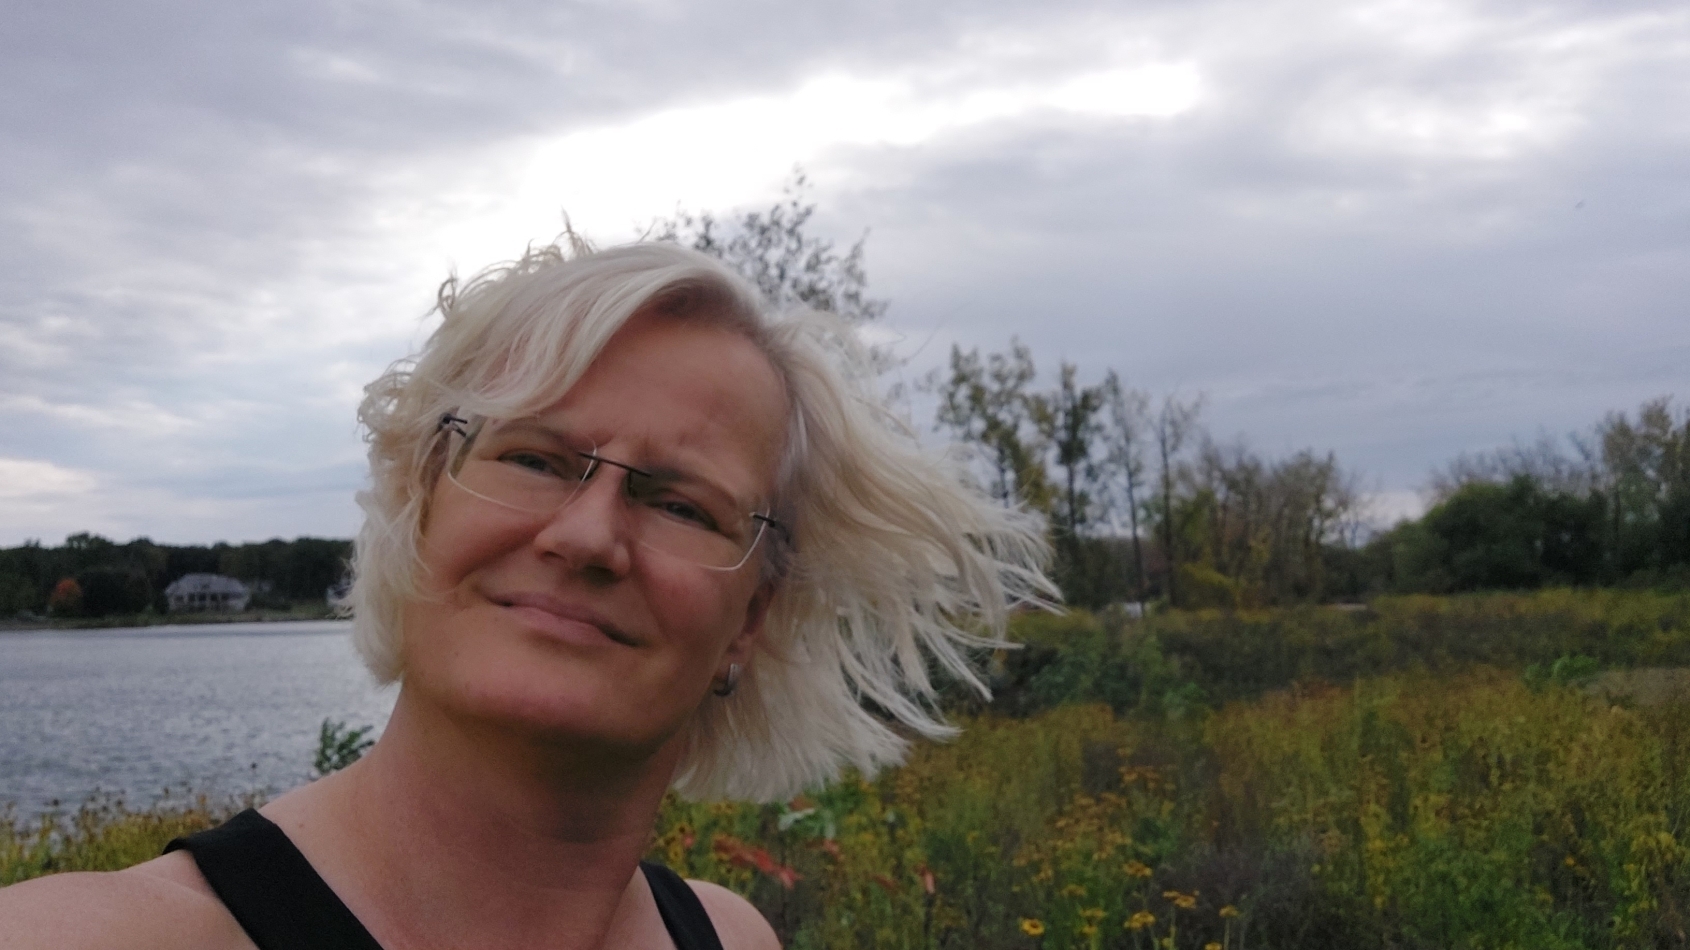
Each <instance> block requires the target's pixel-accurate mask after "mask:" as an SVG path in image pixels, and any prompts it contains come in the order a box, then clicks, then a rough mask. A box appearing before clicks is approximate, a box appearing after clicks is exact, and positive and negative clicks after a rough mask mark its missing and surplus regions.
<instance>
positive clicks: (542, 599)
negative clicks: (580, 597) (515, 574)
mask: <svg viewBox="0 0 1690 950" xmlns="http://www.w3.org/2000/svg"><path fill="white" fill-rule="evenodd" d="M488 599H489V600H491V601H492V602H493V603H495V604H497V605H498V606H500V607H503V608H505V609H506V610H509V611H511V612H513V613H515V614H516V615H517V616H519V617H521V618H523V619H524V620H526V621H527V622H528V623H529V624H530V625H532V626H536V627H539V628H540V629H541V630H543V631H544V632H546V633H548V634H552V635H553V636H556V637H558V638H560V639H564V640H571V641H580V640H582V639H584V638H585V639H586V640H588V641H589V642H590V641H591V640H592V639H593V637H594V635H595V634H596V636H601V637H604V638H606V639H609V640H611V641H613V642H615V643H620V644H622V645H623V646H629V647H631V646H638V645H639V644H638V643H637V642H636V641H635V640H634V639H633V638H632V637H630V636H628V634H627V633H626V632H624V631H623V630H622V629H621V628H620V627H618V626H616V625H615V624H614V623H611V622H610V620H609V619H608V618H606V617H605V616H604V615H603V614H601V613H599V612H598V611H595V610H591V609H588V608H585V607H580V606H577V605H575V604H570V603H567V602H565V601H562V600H559V599H558V598H556V597H553V596H551V595H549V594H540V593H506V594H500V595H498V596H494V597H489V598H488Z"/></svg>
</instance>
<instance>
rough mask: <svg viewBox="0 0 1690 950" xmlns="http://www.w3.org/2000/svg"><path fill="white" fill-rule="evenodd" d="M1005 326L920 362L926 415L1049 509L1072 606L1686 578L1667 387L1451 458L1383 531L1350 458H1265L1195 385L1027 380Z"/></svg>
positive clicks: (1023, 500)
mask: <svg viewBox="0 0 1690 950" xmlns="http://www.w3.org/2000/svg"><path fill="white" fill-rule="evenodd" d="M1038 378H1039V374H1038V370H1037V367H1036V366H1035V363H1034V358H1033V354H1032V351H1031V350H1030V348H1028V347H1027V346H1026V345H1025V344H1023V343H1021V342H1020V341H1018V340H1012V341H1011V343H1010V345H1009V347H1008V349H1007V350H1004V351H1002V352H997V353H986V354H982V353H981V352H980V351H979V350H978V349H971V350H966V351H965V350H963V349H962V348H960V347H953V348H952V350H951V354H950V363H949V367H948V369H947V370H945V371H942V372H936V373H934V374H932V375H931V376H929V377H928V379H927V384H926V385H927V387H928V388H929V389H930V390H931V391H932V392H933V393H934V394H935V395H936V396H937V398H938V409H937V417H936V423H935V428H936V429H937V430H938V431H940V432H943V433H944V434H945V435H947V436H948V437H950V438H951V439H952V440H954V441H955V442H957V443H958V444H960V445H962V446H963V447H965V448H966V449H967V450H968V456H969V458H970V460H971V464H972V468H973V471H974V473H975V475H976V476H977V477H978V478H979V480H980V481H981V483H982V484H983V486H984V487H986V488H987V489H988V490H989V491H990V492H991V493H992V494H993V495H995V496H996V497H997V498H999V499H1000V500H1001V501H1002V502H1003V503H1004V504H1024V505H1027V506H1029V507H1032V508H1035V509H1037V510H1040V511H1042V512H1044V513H1045V515H1046V516H1047V517H1048V519H1049V523H1050V529H1051V540H1052V544H1053V546H1054V549H1055V553H1056V566H1055V571H1056V576H1057V580H1058V583H1059V584H1060V586H1061V587H1062V589H1063V591H1064V593H1065V594H1066V595H1067V598H1068V601H1069V602H1070V603H1072V604H1076V605H1079V606H1087V607H1098V606H1103V605H1105V604H1109V603H1116V602H1137V603H1140V604H1144V603H1146V602H1149V601H1158V602H1161V603H1165V604H1172V605H1175V606H1181V607H1225V608H1232V607H1255V606H1271V605H1286V604H1295V603H1311V602H1313V603H1318V602H1323V601H1331V600H1346V599H1359V598H1363V597H1367V596H1370V595H1373V594H1380V593H1412V592H1427V593H1452V592H1457V591H1471V590H1491V589H1529V588H1536V587H1542V586H1546V585H1578V586H1596V585H1613V584H1621V583H1630V584H1641V585H1651V584H1679V585H1682V584H1683V583H1684V582H1685V580H1686V579H1687V578H1690V412H1685V411H1675V410H1674V409H1673V408H1672V404H1671V400H1670V398H1661V399H1656V400H1652V401H1650V402H1648V403H1645V404H1644V405H1643V406H1642V407H1640V408H1639V409H1638V410H1636V412H1635V413H1626V412H1615V413H1610V414H1609V415H1608V416H1607V417H1606V418H1605V419H1603V420H1602V421H1601V422H1600V423H1598V424H1597V425H1596V426H1594V427H1593V428H1592V429H1591V430H1590V431H1589V432H1587V433H1583V434H1579V435H1575V436H1573V437H1571V438H1569V439H1568V440H1566V443H1565V444H1564V445H1563V444H1562V443H1559V442H1556V441H1553V440H1544V441H1542V442H1540V443H1539V444H1537V445H1534V446H1530V447H1514V448H1510V449H1503V450H1498V451H1494V452H1488V453H1481V454H1478V455H1470V456H1463V457H1462V458H1459V459H1457V460H1456V461H1454V462H1452V463H1450V464H1449V465H1448V466H1446V467H1444V468H1443V469H1441V470H1439V471H1437V472H1435V473H1434V476H1433V479H1432V484H1431V487H1430V491H1431V493H1432V496H1433V504H1432V505H1431V507H1430V509H1429V510H1428V511H1427V513H1426V514H1425V515H1424V516H1423V517H1421V518H1418V519H1414V520H1407V521H1403V522H1401V523H1399V524H1397V525H1396V526H1394V527H1391V528H1390V529H1388V530H1379V528H1378V526H1376V525H1375V524H1374V523H1373V520H1372V518H1371V517H1370V513H1369V511H1368V499H1367V495H1366V493H1365V492H1363V491H1362V490H1361V484H1362V480H1361V477H1360V475H1359V473H1358V472H1356V471H1355V470H1353V469H1350V468H1347V467H1345V466H1344V465H1342V464H1341V463H1340V462H1339V460H1338V458H1337V456H1336V455H1335V454H1334V453H1332V452H1330V451H1326V452H1322V451H1318V450H1316V449H1313V448H1308V449H1302V450H1300V451H1296V452H1292V453H1290V454H1288V455H1285V456H1282V457H1270V456H1268V455H1264V454H1263V453H1261V452H1259V451H1258V450H1256V449H1254V448H1252V447H1251V446H1250V444H1249V443H1248V442H1247V441H1246V440H1243V439H1237V440H1233V441H1223V440H1220V439H1217V438H1216V437H1215V436H1214V435H1212V434H1211V433H1210V432H1209V431H1208V430H1207V428H1206V427H1205V426H1204V424H1203V419H1202V413H1203V402H1204V401H1203V398H1202V397H1201V395H1197V396H1192V397H1189V398H1181V397H1180V396H1178V395H1167V396H1162V397H1160V398H1157V397H1155V396H1153V395H1152V394H1151V393H1148V392H1146V391H1144V390H1141V389H1135V388H1133V387H1131V386H1128V385H1126V384H1125V383H1124V382H1123V381H1122V378H1121V376H1120V375H1119V374H1118V373H1117V372H1115V371H1114V370H1110V371H1108V372H1106V373H1104V374H1103V377H1102V378H1101V379H1099V380H1097V381H1096V382H1093V383H1091V384H1089V385H1088V384H1085V383H1083V382H1082V381H1081V380H1080V379H1079V370H1078V368H1077V367H1076V366H1075V365H1074V364H1072V363H1069V362H1067V361H1062V362H1061V363H1059V364H1058V368H1057V372H1056V374H1055V377H1054V379H1053V380H1051V382H1050V384H1049V385H1048V386H1045V387H1040V386H1039V385H1038Z"/></svg>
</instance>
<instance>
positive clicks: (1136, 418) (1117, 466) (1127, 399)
mask: <svg viewBox="0 0 1690 950" xmlns="http://www.w3.org/2000/svg"><path fill="white" fill-rule="evenodd" d="M1103 390H1104V397H1103V398H1104V403H1105V404H1106V405H1107V407H1108V410H1109V416H1108V427H1107V428H1106V429H1105V431H1104V444H1105V448H1104V467H1105V471H1107V472H1110V473H1113V474H1114V475H1115V476H1116V477H1118V478H1119V481H1118V482H1117V483H1116V484H1117V485H1118V486H1119V488H1120V490H1121V493H1122V494H1123V495H1124V496H1125V497H1124V499H1123V500H1124V501H1125V502H1126V504H1125V506H1124V507H1125V508H1126V512H1127V530H1128V531H1129V532H1130V534H1131V537H1132V546H1133V592H1134V596H1135V599H1136V600H1137V601H1138V605H1139V610H1140V612H1142V611H1143V610H1144V576H1145V575H1144V540H1143V538H1141V537H1140V536H1139V530H1138V514H1139V506H1140V504H1141V502H1140V500H1139V495H1140V493H1141V492H1142V491H1143V488H1144V449H1145V441H1146V439H1147V437H1148V435H1149V427H1150V394H1149V393H1147V392H1144V391H1143V390H1138V389H1128V388H1127V387H1125V386H1123V385H1121V377H1119V376H1117V375H1116V374H1115V371H1114V370H1110V371H1109V375H1107V376H1105V377H1104V380H1103Z"/></svg>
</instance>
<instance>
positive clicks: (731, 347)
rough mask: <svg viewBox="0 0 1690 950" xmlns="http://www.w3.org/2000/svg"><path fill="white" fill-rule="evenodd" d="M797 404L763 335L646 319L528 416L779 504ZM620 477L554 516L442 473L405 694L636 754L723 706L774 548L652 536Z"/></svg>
mask: <svg viewBox="0 0 1690 950" xmlns="http://www.w3.org/2000/svg"><path fill="white" fill-rule="evenodd" d="M786 414H787V400H786V394H785V391H784V388H783V386H782V385H781V381H780V378H779V377H778V376H777V375H776V373H775V371H774V369H773V367H771V366H770V365H769V363H768V361H767V360H766V359H765V358H764V357H763V355H762V354H761V352H759V351H758V350H757V348H756V347H755V346H754V345H753V344H752V343H751V342H750V341H749V340H747V339H745V338H744V337H742V336H740V335H738V334H735V333H732V332H730V331H726V330H722V329H719V328H715V327H710V326H707V325H698V324H692V323H686V322H681V321H677V320H674V319H669V318H664V317H659V316H653V315H649V314H641V315H637V316H635V317H634V318H633V319H631V320H630V321H629V322H628V323H627V324H626V325H625V326H624V327H623V328H622V329H621V330H620V331H619V332H618V333H617V334H616V335H615V336H614V337H613V338H612V339H611V341H610V343H609V344H608V345H607V346H606V347H605V348H604V350H603V352H602V353H601V354H600V355H599V357H598V359H597V360H596V361H595V362H594V363H593V365H592V367H591V368H590V369H589V370H588V371H587V373H586V375H585V376H583V377H582V378H581V380H580V381H579V382H578V383H576V384H575V387H574V388H573V389H571V390H570V391H569V394H568V395H567V396H565V397H564V398H563V400H562V401H561V402H559V403H558V404H556V405H555V406H552V407H550V408H549V409H547V410H545V411H543V412H541V413H540V414H539V415H538V417H537V418H536V419H535V420H533V422H532V423H531V424H533V425H536V426H540V427H543V428H544V429H546V430H549V431H552V432H555V433H557V434H559V435H561V436H565V437H567V438H569V439H572V440H576V441H577V442H582V441H584V442H587V443H590V444H591V445H593V446H596V452H597V454H599V455H601V456H603V457H605V458H607V459H613V460H615V461H617V462H623V463H627V464H629V465H634V466H640V467H642V468H647V469H662V470H673V471H681V472H685V473H688V475H689V476H690V477H695V478H698V479H701V480H705V481H708V482H710V483H711V484H713V485H714V486H717V487H719V488H721V489H723V490H725V491H727V492H729V493H731V494H732V495H733V496H734V497H736V498H743V499H767V498H769V497H770V494H771V492H772V491H773V489H774V479H775V472H776V468H777V465H778V463H779V459H780V454H781V451H782V447H783V442H784V438H785V432H786ZM623 474H624V473H623V470H622V469H619V468H616V467H614V466H600V468H599V469H598V470H597V471H596V472H595V474H594V475H593V477H592V478H591V479H590V480H589V481H587V482H586V483H585V485H584V486H583V487H582V488H581V489H580V491H579V492H578V493H577V494H576V495H575V497H574V498H573V499H572V500H570V501H569V502H568V504H566V505H564V506H563V507H562V508H560V509H558V510H556V511H555V512H554V513H551V514H549V515H546V514H542V515H535V514H530V513H526V512H520V511H515V510H512V509H510V508H506V507H502V506H500V505H497V504H494V503H492V502H489V501H487V500H485V499H483V498H480V497H477V496H475V495H473V494H470V493H469V492H467V491H465V490H464V489H463V488H462V487H460V486H459V485H458V484H457V483H455V482H453V481H452V480H450V479H447V478H445V477H442V478H441V479H440V481H439V482H438V483H437V484H436V486H435V489H434V495H433V497H432V499H431V502H430V509H429V516H428V522H427V526H426V528H425V530H424V535H423V545H422V558H423V563H424V566H425V567H426V572H425V574H424V582H423V583H424V588H425V590H426V591H427V592H428V593H429V594H430V595H431V596H430V597H428V598H427V599H426V600H424V601H421V602H416V603H412V604H411V605H409V606H408V607H407V610H406V614H405V630H406V634H405V647H404V670H405V673H404V681H405V689H406V690H407V691H408V692H409V691H412V690H415V691H417V692H418V693H419V694H420V695H419V697H418V698H421V699H423V700H425V701H429V702H432V703H436V704H439V705H440V706H441V707H443V708H444V709H445V710H447V711H449V712H450V713H451V714H453V715H462V716H470V717H474V718H477V719H483V720H491V721H499V722H503V723H505V724H508V725H512V726H516V727H517V728H520V729H524V730H529V731H533V732H535V733H537V734H540V735H545V736H551V737H555V738H558V739H564V740H571V741H581V740H586V741H589V742H593V743H595V744H599V743H602V744H606V745H607V746H608V747H614V748H623V749H628V750H630V751H633V750H642V749H643V750H649V751H656V749H657V748H658V747H659V746H661V744H662V743H663V742H664V741H665V740H667V739H668V738H670V737H671V736H672V735H674V733H675V732H676V730H677V729H678V728H679V727H680V726H681V725H682V724H683V723H684V722H685V721H686V719H687V717H688V716H689V715H690V714H691V713H692V711H693V710H694V709H696V708H697V706H698V705H699V703H701V702H706V701H715V700H713V699H711V698H709V696H708V694H709V692H710V689H711V685H712V680H715V679H719V678H720V677H721V676H722V675H723V673H725V671H726V669H727V666H728V664H729V663H730V662H738V663H740V664H742V665H743V664H744V663H746V661H747V659H748V658H749V655H750V650H751V647H752V644H753V641H754V639H755V636H756V632H757V629H758V626H759V624H760V623H761V620H762V611H763V607H764V606H766V604H767V600H768V595H769V591H768V590H767V589H766V588H763V587H760V586H759V566H760V562H761V551H758V552H754V553H753V555H752V557H751V558H750V559H748V560H747V561H746V563H745V564H744V565H743V566H741V567H740V568H738V569H737V570H733V571H719V570H709V569H707V568H704V567H700V566H698V565H697V564H695V563H691V562H689V561H687V560H685V559H683V558H680V557H676V556H674V555H671V554H667V553H665V552H664V551H662V550H659V549H655V548H653V547H650V546H648V545H645V544H641V543H640V540H639V538H638V537H636V536H635V535H636V534H638V533H639V529H638V527H637V525H638V523H639V520H638V519H637V518H633V517H630V511H629V509H628V508H627V507H626V506H627V505H628V504H629V502H628V501H627V500H626V498H625V495H624V493H623V491H622V487H623ZM761 543H762V544H768V543H769V538H767V537H765V538H764V539H763V540H762V542H761Z"/></svg>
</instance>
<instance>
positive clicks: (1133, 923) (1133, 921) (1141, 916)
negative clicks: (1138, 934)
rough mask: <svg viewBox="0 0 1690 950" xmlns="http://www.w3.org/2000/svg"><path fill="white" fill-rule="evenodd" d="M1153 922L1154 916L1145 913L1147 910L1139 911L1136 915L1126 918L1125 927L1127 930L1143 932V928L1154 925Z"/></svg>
mask: <svg viewBox="0 0 1690 950" xmlns="http://www.w3.org/2000/svg"><path fill="white" fill-rule="evenodd" d="M1155 922H1156V915H1155V914H1152V913H1151V912H1150V911H1147V910H1141V911H1139V912H1138V913H1136V914H1134V915H1132V916H1131V917H1129V918H1127V924H1126V927H1127V929H1128V930H1143V929H1144V928H1146V927H1148V926H1150V925H1151V924H1154V923H1155Z"/></svg>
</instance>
